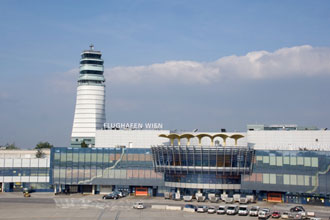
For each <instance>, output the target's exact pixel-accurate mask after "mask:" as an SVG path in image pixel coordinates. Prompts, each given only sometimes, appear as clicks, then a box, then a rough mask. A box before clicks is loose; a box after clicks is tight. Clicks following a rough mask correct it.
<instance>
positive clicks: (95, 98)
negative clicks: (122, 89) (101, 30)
mask: <svg viewBox="0 0 330 220" xmlns="http://www.w3.org/2000/svg"><path fill="white" fill-rule="evenodd" d="M101 56H102V54H101V52H100V51H95V50H94V46H93V45H91V46H90V49H89V50H85V51H83V52H82V53H81V60H80V74H79V79H78V87H77V99H76V108H75V114H74V120H73V127H72V135H71V146H73V147H80V146H81V143H82V142H85V144H87V145H89V146H93V145H94V144H95V133H96V130H97V129H101V128H102V127H103V124H104V122H105V79H104V76H103V71H104V68H103V60H102V59H101Z"/></svg>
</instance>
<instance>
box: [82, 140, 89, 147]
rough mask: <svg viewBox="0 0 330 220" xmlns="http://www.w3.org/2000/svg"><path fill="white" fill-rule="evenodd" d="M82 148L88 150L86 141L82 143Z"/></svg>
mask: <svg viewBox="0 0 330 220" xmlns="http://www.w3.org/2000/svg"><path fill="white" fill-rule="evenodd" d="M80 146H81V147H82V148H87V147H88V145H87V144H86V143H85V141H83V142H81V144H80Z"/></svg>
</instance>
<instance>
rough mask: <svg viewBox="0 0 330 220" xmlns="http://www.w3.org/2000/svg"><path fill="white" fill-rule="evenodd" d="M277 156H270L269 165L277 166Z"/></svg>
mask: <svg viewBox="0 0 330 220" xmlns="http://www.w3.org/2000/svg"><path fill="white" fill-rule="evenodd" d="M275 158H276V157H275V156H270V157H269V165H272V166H275V165H276V161H275Z"/></svg>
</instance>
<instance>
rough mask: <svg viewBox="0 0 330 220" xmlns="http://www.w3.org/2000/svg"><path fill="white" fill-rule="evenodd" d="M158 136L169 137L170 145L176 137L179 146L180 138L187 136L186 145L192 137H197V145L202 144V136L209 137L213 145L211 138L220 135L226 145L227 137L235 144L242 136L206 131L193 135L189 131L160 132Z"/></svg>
mask: <svg viewBox="0 0 330 220" xmlns="http://www.w3.org/2000/svg"><path fill="white" fill-rule="evenodd" d="M159 137H164V138H168V139H170V141H171V145H172V146H173V145H174V140H175V139H178V145H179V146H180V145H181V143H180V142H181V141H180V140H181V139H182V138H187V145H190V139H191V138H194V137H197V138H198V145H202V138H204V137H209V138H210V139H211V146H213V145H214V142H213V140H214V139H215V138H216V137H220V138H222V140H223V145H224V146H226V140H227V138H232V139H234V140H235V146H237V141H238V139H240V138H243V137H244V136H243V135H241V134H233V135H231V136H229V135H227V134H223V133H219V134H215V135H210V134H207V133H202V134H197V135H193V134H190V133H185V134H175V133H171V134H169V135H166V134H160V135H159Z"/></svg>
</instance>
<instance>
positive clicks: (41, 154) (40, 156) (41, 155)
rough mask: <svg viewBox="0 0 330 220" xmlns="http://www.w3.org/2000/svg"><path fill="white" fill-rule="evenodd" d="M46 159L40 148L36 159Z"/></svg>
mask: <svg viewBox="0 0 330 220" xmlns="http://www.w3.org/2000/svg"><path fill="white" fill-rule="evenodd" d="M44 157H45V153H44V152H43V151H42V149H41V148H39V149H38V150H37V152H36V158H44Z"/></svg>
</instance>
